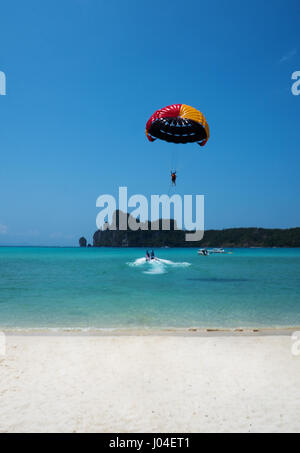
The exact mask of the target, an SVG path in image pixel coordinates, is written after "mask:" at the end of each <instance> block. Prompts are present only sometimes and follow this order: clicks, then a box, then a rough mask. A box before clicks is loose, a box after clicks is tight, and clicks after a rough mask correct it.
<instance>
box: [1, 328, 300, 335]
mask: <svg viewBox="0 0 300 453" xmlns="http://www.w3.org/2000/svg"><path fill="white" fill-rule="evenodd" d="M295 331H300V326H288V327H261V328H260V327H253V328H249V327H245V328H243V327H238V328H210V327H208V328H204V327H186V328H185V327H178V328H176V327H165V328H146V327H141V328H138V327H135V328H93V327H87V328H84V327H42V328H40V327H28V328H23V327H22V328H17V327H12V328H1V327H0V332H2V333H4V334H5V335H7V336H23V335H24V336H87V337H88V336H96V337H97V336H100V337H101V336H105V337H107V336H116V337H120V336H125V337H127V336H129V337H131V336H150V337H151V336H174V337H213V336H234V337H239V336H241V337H242V336H254V337H255V336H274V335H275V336H289V335H292V333H293V332H295Z"/></svg>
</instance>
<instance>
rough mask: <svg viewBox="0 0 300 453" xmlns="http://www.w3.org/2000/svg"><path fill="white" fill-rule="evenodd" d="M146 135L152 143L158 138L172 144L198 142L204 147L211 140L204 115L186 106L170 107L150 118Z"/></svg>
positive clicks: (174, 105)
mask: <svg viewBox="0 0 300 453" xmlns="http://www.w3.org/2000/svg"><path fill="white" fill-rule="evenodd" d="M146 135H147V137H148V140H150V142H154V141H155V140H156V139H157V138H159V139H161V140H165V141H166V142H171V143H193V142H197V143H198V144H199V145H200V146H204V145H205V144H206V142H207V140H208V138H209V127H208V124H207V122H206V119H205V117H204V115H203V114H202V113H201V112H200V111H199V110H197V109H195V108H194V107H190V106H189V105H186V104H173V105H168V106H167V107H164V108H162V109H160V110H156V112H155V113H153V115H152V116H151V117H150V118H149V120H148V121H147V124H146Z"/></svg>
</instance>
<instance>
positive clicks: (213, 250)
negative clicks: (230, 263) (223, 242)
mask: <svg viewBox="0 0 300 453" xmlns="http://www.w3.org/2000/svg"><path fill="white" fill-rule="evenodd" d="M209 253H226V252H225V250H224V249H223V248H214V249H211V250H209Z"/></svg>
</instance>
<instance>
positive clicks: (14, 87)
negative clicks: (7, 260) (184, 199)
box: [0, 0, 300, 245]
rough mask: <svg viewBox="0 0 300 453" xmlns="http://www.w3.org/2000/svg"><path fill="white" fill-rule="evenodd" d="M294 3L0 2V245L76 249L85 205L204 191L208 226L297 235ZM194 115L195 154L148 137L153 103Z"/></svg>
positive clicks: (90, 220) (191, 148)
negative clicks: (201, 143)
mask: <svg viewBox="0 0 300 453" xmlns="http://www.w3.org/2000/svg"><path fill="white" fill-rule="evenodd" d="M299 18H300V4H299V2H298V1H291V0H289V1H286V0H285V1H283V0H282V1H278V0H273V1H269V2H261V1H258V0H255V1H252V2H247V3H246V2H241V1H237V0H234V1H231V0H229V1H226V2H225V1H223V0H218V1H216V0H214V1H210V2H203V1H199V0H191V1H189V2H185V3H184V2H182V1H177V0H175V1H172V2H162V1H156V0H154V1H152V2H149V1H144V0H139V1H133V0H128V1H126V2H125V1H121V0H119V1H111V2H104V1H102V0H72V1H71V0H60V1H57V0H52V1H51V2H50V1H48V0H47V1H43V2H41V1H33V0H28V1H26V2H23V1H11V2H5V3H2V5H1V17H0V42H1V46H0V71H3V72H5V74H6V78H7V95H6V96H0V125H1V133H0V244H34V245H40V244H46V245H54V244H58V245H63V244H66V245H77V240H78V237H79V236H80V235H81V234H84V235H85V236H86V237H87V238H88V240H90V241H91V239H92V234H93V232H94V231H95V229H96V224H95V220H96V215H97V213H98V210H97V208H96V205H95V203H96V199H97V197H98V196H99V195H101V194H106V193H108V194H116V193H117V189H118V187H119V186H123V185H124V186H127V187H128V191H129V195H132V194H135V193H140V194H145V195H146V196H150V195H151V194H162V193H167V192H168V189H169V171H170V166H171V164H172V155H173V151H172V150H173V149H174V147H176V154H177V159H178V160H177V170H178V186H177V190H178V193H179V194H182V195H183V194H196V193H199V194H204V195H205V226H206V228H227V227H237V226H263V227H294V226H300V210H299V198H300V184H299V164H300V157H299V144H300V143H299V142H300V141H299V123H300V121H299V120H300V96H293V95H292V94H291V85H292V80H291V75H292V73H293V72H294V71H296V70H300V42H299V36H300V29H299ZM173 103H185V104H189V105H192V106H194V107H196V108H199V109H200V110H201V111H202V112H203V113H204V114H205V116H206V118H207V121H208V123H209V125H210V129H211V138H210V140H209V142H208V144H207V145H206V146H205V147H204V148H200V147H198V146H197V145H193V144H191V145H171V144H167V143H165V142H159V141H156V142H155V143H150V142H148V140H147V139H146V137H145V135H144V129H145V123H146V121H147V119H148V118H149V116H150V115H151V114H152V113H153V112H154V111H155V110H156V109H158V108H161V107H163V106H165V105H169V104H173Z"/></svg>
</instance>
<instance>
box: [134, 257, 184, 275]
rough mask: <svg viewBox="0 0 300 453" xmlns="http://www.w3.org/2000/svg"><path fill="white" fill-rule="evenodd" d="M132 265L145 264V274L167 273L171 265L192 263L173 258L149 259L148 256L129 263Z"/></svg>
mask: <svg viewBox="0 0 300 453" xmlns="http://www.w3.org/2000/svg"><path fill="white" fill-rule="evenodd" d="M128 265H129V266H131V267H139V266H143V268H147V269H146V270H144V271H143V273H144V274H165V273H166V272H167V271H168V268H170V267H188V266H190V265H191V263H186V262H182V263H176V262H174V261H171V260H163V259H161V258H154V259H152V260H147V259H146V258H138V259H136V260H135V261H134V262H131V263H128Z"/></svg>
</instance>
